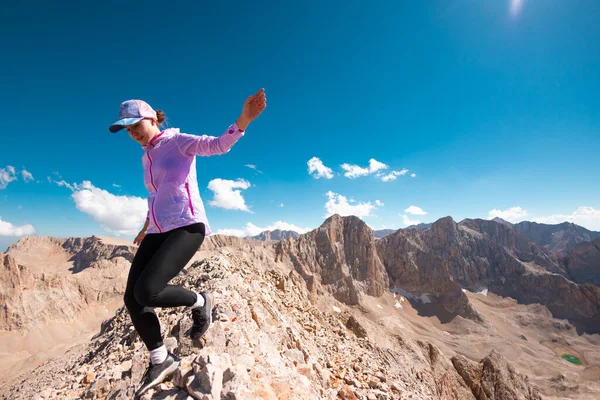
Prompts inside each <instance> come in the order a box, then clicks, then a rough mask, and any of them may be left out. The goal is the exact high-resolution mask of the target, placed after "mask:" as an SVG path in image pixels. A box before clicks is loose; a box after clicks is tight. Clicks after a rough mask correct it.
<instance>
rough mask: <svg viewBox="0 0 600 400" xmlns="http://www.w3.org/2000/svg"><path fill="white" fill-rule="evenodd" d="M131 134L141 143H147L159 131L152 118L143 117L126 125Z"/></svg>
mask: <svg viewBox="0 0 600 400" xmlns="http://www.w3.org/2000/svg"><path fill="white" fill-rule="evenodd" d="M125 129H127V132H128V133H129V136H131V138H132V139H133V140H135V141H136V142H138V143H139V144H141V145H145V144H147V143H148V142H149V141H150V140H152V138H153V137H154V136H155V135H156V134H157V133H158V127H157V126H156V124H155V122H154V121H153V120H151V119H147V118H145V119H143V120H141V121H140V122H138V123H135V124H133V125H129V126H126V127H125Z"/></svg>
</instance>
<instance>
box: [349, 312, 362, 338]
mask: <svg viewBox="0 0 600 400" xmlns="http://www.w3.org/2000/svg"><path fill="white" fill-rule="evenodd" d="M346 326H347V327H348V329H350V330H351V331H352V332H354V334H355V335H356V336H357V337H359V338H364V337H367V331H366V330H365V328H363V326H362V325H361V324H360V322H358V320H357V319H356V318H355V317H354V316H350V318H348V321H347V322H346Z"/></svg>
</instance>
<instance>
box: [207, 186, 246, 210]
mask: <svg viewBox="0 0 600 400" xmlns="http://www.w3.org/2000/svg"><path fill="white" fill-rule="evenodd" d="M249 187H250V182H248V181H247V180H245V179H238V180H237V181H231V180H227V179H220V178H217V179H213V180H212V181H210V182H208V189H210V190H212V191H213V193H214V194H215V197H214V200H211V201H210V202H209V204H210V205H211V206H214V207H221V208H225V209H227V210H241V211H247V212H251V211H250V209H248V206H247V205H246V202H245V200H244V197H243V196H242V192H241V191H240V190H234V189H248V188H249Z"/></svg>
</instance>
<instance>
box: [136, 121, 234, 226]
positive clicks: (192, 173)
mask: <svg viewBox="0 0 600 400" xmlns="http://www.w3.org/2000/svg"><path fill="white" fill-rule="evenodd" d="M242 136H244V131H242V130H241V129H240V128H239V127H238V126H237V124H236V123H234V124H232V125H230V126H229V128H228V129H227V131H226V132H225V133H223V134H222V135H221V136H220V137H215V136H208V135H202V136H198V135H190V134H187V133H180V132H179V129H177V128H170V129H165V130H164V131H162V132H161V133H160V134H158V135H156V136H155V137H154V138H153V139H152V140H151V141H150V142H148V143H147V144H146V145H144V146H142V147H143V148H144V150H145V151H144V155H143V156H142V166H143V167H144V184H145V185H146V189H148V193H149V196H148V215H147V217H146V219H148V229H147V231H146V232H147V233H158V232H167V231H170V230H172V229H175V228H178V227H181V226H185V225H190V224H194V223H197V222H203V223H204V225H205V226H206V236H209V235H210V234H211V229H210V225H209V224H208V219H207V218H206V212H205V210H204V203H203V202H202V199H201V198H200V190H199V189H198V181H197V178H196V156H212V155H221V154H225V153H227V152H229V150H230V149H231V147H232V146H233V145H234V144H235V143H236V142H237V141H238V140H239V138H240V137H242Z"/></svg>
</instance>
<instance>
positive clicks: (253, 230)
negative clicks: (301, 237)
mask: <svg viewBox="0 0 600 400" xmlns="http://www.w3.org/2000/svg"><path fill="white" fill-rule="evenodd" d="M276 229H280V230H282V231H294V232H298V233H306V232H308V231H310V230H311V229H310V228H301V227H299V226H296V225H294V224H289V223H287V222H284V221H277V222H275V223H273V224H271V225H269V226H266V227H259V226H256V225H254V224H253V223H251V222H248V223H247V224H246V227H245V228H244V229H219V230H217V234H218V235H229V236H238V237H247V236H256V235H258V234H259V233H261V232H264V231H274V230H276Z"/></svg>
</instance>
